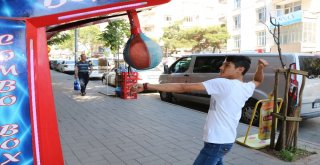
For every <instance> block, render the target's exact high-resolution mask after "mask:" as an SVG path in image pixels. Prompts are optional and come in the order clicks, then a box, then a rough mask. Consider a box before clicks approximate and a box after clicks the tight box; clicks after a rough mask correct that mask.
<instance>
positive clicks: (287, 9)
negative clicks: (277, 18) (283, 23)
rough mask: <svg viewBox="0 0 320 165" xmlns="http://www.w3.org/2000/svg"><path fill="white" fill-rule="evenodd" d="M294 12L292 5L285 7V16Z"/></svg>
mask: <svg viewBox="0 0 320 165" xmlns="http://www.w3.org/2000/svg"><path fill="white" fill-rule="evenodd" d="M291 12H292V3H289V4H286V5H284V14H288V13H291Z"/></svg>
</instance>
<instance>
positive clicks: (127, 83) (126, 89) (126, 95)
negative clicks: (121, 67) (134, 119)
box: [119, 72, 138, 99]
mask: <svg viewBox="0 0 320 165" xmlns="http://www.w3.org/2000/svg"><path fill="white" fill-rule="evenodd" d="M137 81H138V73H137V72H122V73H121V79H120V81H119V84H120V86H121V94H120V97H121V98H122V99H137V93H131V92H130V88H131V86H132V85H134V84H136V83H137Z"/></svg>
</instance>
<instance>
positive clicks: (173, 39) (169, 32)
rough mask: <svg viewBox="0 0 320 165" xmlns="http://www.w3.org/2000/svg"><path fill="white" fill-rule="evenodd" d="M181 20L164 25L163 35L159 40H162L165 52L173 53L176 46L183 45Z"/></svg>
mask: <svg viewBox="0 0 320 165" xmlns="http://www.w3.org/2000/svg"><path fill="white" fill-rule="evenodd" d="M180 25H181V22H175V23H174V24H172V25H171V26H168V27H165V28H164V29H163V36H162V37H161V40H162V41H163V42H164V45H163V46H164V49H165V51H166V53H170V54H172V53H174V52H176V49H177V48H181V47H183V44H182V43H183V42H181V39H182V38H181V36H180V33H181V29H180Z"/></svg>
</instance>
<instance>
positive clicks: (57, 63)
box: [52, 59, 63, 71]
mask: <svg viewBox="0 0 320 165" xmlns="http://www.w3.org/2000/svg"><path fill="white" fill-rule="evenodd" d="M62 61H63V59H56V60H53V61H52V69H54V70H56V71H59V70H58V65H59V64H60V63H61V62H62Z"/></svg>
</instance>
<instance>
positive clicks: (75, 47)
mask: <svg viewBox="0 0 320 165" xmlns="http://www.w3.org/2000/svg"><path fill="white" fill-rule="evenodd" d="M78 36H79V29H78V28H76V29H75V30H74V62H75V63H77V61H78V57H77V52H78Z"/></svg>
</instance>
